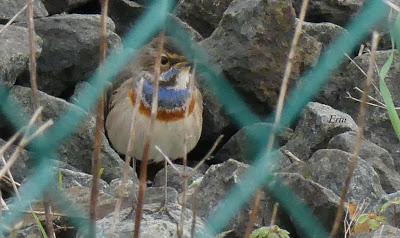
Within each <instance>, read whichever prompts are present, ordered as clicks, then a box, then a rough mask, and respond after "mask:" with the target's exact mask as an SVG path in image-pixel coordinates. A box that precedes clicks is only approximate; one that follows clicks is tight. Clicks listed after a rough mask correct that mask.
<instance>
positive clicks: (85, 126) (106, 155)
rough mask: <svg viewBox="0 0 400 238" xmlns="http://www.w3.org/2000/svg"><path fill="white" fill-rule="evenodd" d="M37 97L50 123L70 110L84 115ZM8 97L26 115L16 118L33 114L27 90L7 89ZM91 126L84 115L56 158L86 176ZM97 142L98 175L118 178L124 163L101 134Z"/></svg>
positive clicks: (49, 98)
mask: <svg viewBox="0 0 400 238" xmlns="http://www.w3.org/2000/svg"><path fill="white" fill-rule="evenodd" d="M37 96H38V101H39V104H40V105H43V106H44V109H43V112H42V118H43V120H48V119H53V120H54V121H57V118H59V117H60V116H61V115H63V113H65V112H67V111H71V110H72V111H78V112H79V113H84V112H83V111H82V110H81V109H80V108H78V107H76V106H75V105H73V104H70V103H68V102H66V101H64V100H62V99H59V98H55V97H53V96H50V95H47V94H45V93H43V92H39V93H38V95H37ZM10 97H11V98H12V99H13V100H15V101H16V102H18V104H19V105H20V106H21V108H22V109H23V111H24V112H25V113H26V114H21V115H19V116H21V117H23V116H25V115H29V116H31V115H32V114H33V112H32V90H31V89H30V88H25V87H21V86H14V87H12V88H11V90H10ZM95 124H96V123H95V118H94V117H92V116H88V117H87V118H86V119H85V120H84V121H82V122H81V123H80V124H79V125H77V127H76V128H74V132H73V134H72V136H71V137H69V138H68V139H66V140H65V141H64V142H63V143H62V144H61V145H60V146H59V148H58V150H57V152H58V153H57V154H58V157H59V159H60V160H62V161H64V162H66V163H68V164H70V165H72V166H74V167H75V168H78V169H79V170H81V171H83V172H85V173H90V171H91V161H92V151H93V137H94V131H95ZM101 139H102V149H101V154H100V160H101V164H102V167H103V168H104V172H103V175H102V176H103V179H105V180H107V181H110V180H112V179H114V178H118V177H120V175H121V171H122V168H123V166H124V162H123V160H122V159H121V158H120V157H119V156H118V154H117V153H116V152H115V151H114V150H112V148H111V146H110V145H109V143H108V140H107V138H106V137H105V135H104V134H103V135H102V136H101ZM129 174H130V176H132V177H133V170H130V171H129Z"/></svg>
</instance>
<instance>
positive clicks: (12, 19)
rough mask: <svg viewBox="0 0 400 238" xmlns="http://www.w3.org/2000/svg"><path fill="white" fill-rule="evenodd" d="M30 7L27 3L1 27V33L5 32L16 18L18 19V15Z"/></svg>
mask: <svg viewBox="0 0 400 238" xmlns="http://www.w3.org/2000/svg"><path fill="white" fill-rule="evenodd" d="M34 1H35V0H32V2H34ZM27 7H28V5H27V4H25V5H24V6H23V7H22V8H21V9H20V10H19V11H18V12H17V13H16V14H15V15H14V16H13V17H12V18H11V19H10V20H9V21H8V22H7V23H6V24H5V25H4V26H3V27H2V28H1V29H0V35H1V33H3V32H4V31H5V30H6V29H7V28H8V27H9V26H10V25H11V24H12V23H13V22H14V21H15V19H17V17H19V15H21V14H22V13H23V12H24V11H25V10H26V8H27Z"/></svg>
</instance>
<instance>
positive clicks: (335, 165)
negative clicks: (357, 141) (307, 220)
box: [287, 149, 385, 207]
mask: <svg viewBox="0 0 400 238" xmlns="http://www.w3.org/2000/svg"><path fill="white" fill-rule="evenodd" d="M351 157H352V154H350V153H347V152H344V151H341V150H336V149H321V150H318V151H317V152H315V153H314V154H313V155H312V157H311V158H310V160H309V161H307V163H306V164H293V165H292V166H290V167H289V168H288V169H287V171H288V172H296V173H301V174H302V175H303V176H304V177H306V178H309V179H311V180H313V181H314V182H316V183H319V184H321V185H322V186H324V187H326V188H328V189H330V190H332V191H333V192H334V193H335V194H337V195H339V194H340V192H341V190H342V187H343V184H344V180H345V178H346V175H347V168H348V163H349V162H350V160H351ZM383 195H385V192H384V191H383V188H382V186H381V185H380V181H379V176H378V174H377V173H376V172H375V170H374V169H373V168H372V166H371V165H369V164H368V163H367V162H366V161H364V160H362V159H359V160H358V164H357V168H356V169H355V171H354V173H353V177H352V181H351V184H350V187H349V190H348V193H347V199H348V201H354V202H357V203H361V202H362V201H363V200H366V201H367V202H369V204H370V205H371V206H370V207H372V206H373V205H375V204H376V203H377V202H378V200H379V199H380V198H381V197H382V196H383Z"/></svg>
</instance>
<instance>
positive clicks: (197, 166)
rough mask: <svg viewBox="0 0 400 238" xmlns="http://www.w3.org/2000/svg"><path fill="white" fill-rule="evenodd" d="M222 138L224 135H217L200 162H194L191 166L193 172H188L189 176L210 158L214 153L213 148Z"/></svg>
mask: <svg viewBox="0 0 400 238" xmlns="http://www.w3.org/2000/svg"><path fill="white" fill-rule="evenodd" d="M222 138H224V135H220V136H218V138H217V140H216V141H215V142H214V144H213V146H212V147H211V149H210V150H209V151H208V152H207V154H206V155H205V156H204V157H203V158H202V159H201V160H200V162H199V163H198V164H196V166H194V168H193V172H192V173H191V174H190V176H189V177H191V176H193V175H194V173H195V172H196V171H197V170H198V169H199V168H200V166H202V165H203V164H204V163H205V162H206V161H207V160H209V159H210V158H211V155H212V153H214V151H215V149H216V148H217V146H218V145H219V143H221V140H222Z"/></svg>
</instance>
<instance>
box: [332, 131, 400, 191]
mask: <svg viewBox="0 0 400 238" xmlns="http://www.w3.org/2000/svg"><path fill="white" fill-rule="evenodd" d="M356 137H357V136H356V133H355V132H354V131H348V132H345V133H342V134H340V135H337V136H335V137H333V138H332V139H331V140H330V141H329V143H328V149H339V150H343V151H346V152H349V153H353V150H354V146H355V144H356V141H357V139H356ZM360 157H361V158H362V159H364V160H365V161H367V162H368V163H369V164H370V165H371V166H372V167H373V168H374V170H375V171H376V172H377V173H378V175H379V178H380V181H381V185H382V188H383V189H384V190H385V192H387V193H393V192H396V191H399V190H400V175H399V173H398V172H397V171H396V170H395V169H394V162H393V158H392V156H390V154H389V152H388V151H387V150H385V149H383V148H381V147H379V146H378V145H376V144H374V143H372V142H370V141H368V140H362V143H361V149H360Z"/></svg>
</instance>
